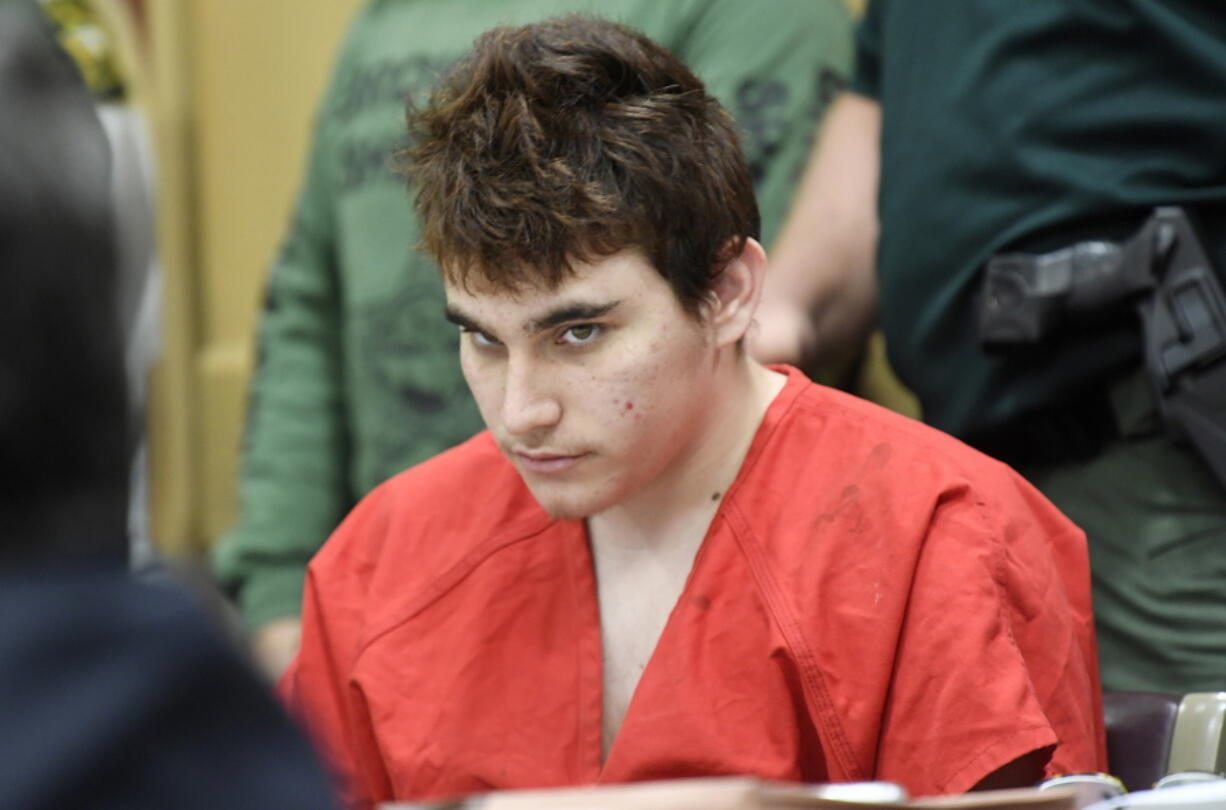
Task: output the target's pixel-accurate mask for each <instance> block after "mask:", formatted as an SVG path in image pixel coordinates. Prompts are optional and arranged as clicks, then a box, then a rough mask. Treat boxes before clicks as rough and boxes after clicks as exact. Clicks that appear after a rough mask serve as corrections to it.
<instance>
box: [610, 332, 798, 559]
mask: <svg viewBox="0 0 1226 810" xmlns="http://www.w3.org/2000/svg"><path fill="white" fill-rule="evenodd" d="M726 363H727V367H726V368H723V369H720V370H719V371H718V372H717V377H716V378H715V379H714V380H713V381H712V389H713V391H712V396H711V397H710V398H709V401H710V402H711V403H712V407H711V409H710V410H709V411H708V412H707V414H706V421H705V424H704V425H703V429H702V430H699V431H698V432H697V433H696V436H695V440H694V441H693V446H692V447H691V448H690V453H689V454H688V456H686V457H685V458H684V459H683V460H682V461H681V462H680V463H679V464H677V465H676V466H675V468H673V469H671V470H668V471H667V472H666V473H665V474H663V475H662V476H661V477H660V478H658V479H657V480H656V481H654V482H653V483H652V485H651V487H649V488H648V489H646V490H643V491H640V492H638V493H635V494H634V495H633V496H631V497H630V498H628V499H627V500H625V501H623V502H622V503H620V504H617V505H616V506H614V507H612V508H610V509H607V510H605V511H604V512H602V513H600V514H598V515H593V516H592V517H590V518H588V521H587V523H588V533H589V536H590V537H591V540H592V542H593V544H608V543H612V544H616V545H619V546H632V547H639V548H642V549H643V550H647V549H651V548H653V547H655V548H656V550H663V549H662V548H659V547H660V546H661V545H662V544H663V545H668V544H670V543H671V542H672V541H671V540H670V538H679V537H687V536H690V535H692V534H693V533H694V531H695V530H696V529H697V530H698V532H699V535H700V537H699V539H701V535H702V534H705V533H706V528H707V524H708V523H709V522H710V519H711V517H712V516H713V515H714V513H715V510H716V508H718V506H719V503H720V501H721V500H722V499H723V496H724V493H726V492H727V491H728V488H729V487H730V486H731V485H732V482H733V481H734V480H735V479H736V476H737V474H738V473H739V472H740V469H741V465H742V463H743V462H744V461H745V456H746V455H747V454H748V452H749V447H750V445H751V444H752V443H753V439H754V436H755V435H756V434H757V431H758V426H759V425H760V424H761V423H762V417H763V416H764V415H765V414H766V410H767V408H768V407H769V406H770V403H771V401H772V400H774V398H775V396H776V395H777V394H778V393H779V391H780V390H781V389H782V388H783V386H784V383H785V382H786V378H785V377H784V376H783V375H781V374H779V373H777V372H774V371H771V370H769V369H766V368H764V367H762V366H760V365H758V364H757V363H755V362H753V361H751V360H749V359H748V358H747V357H745V356H744V355H743V354H741V353H738V354H737V355H736V356H734V357H730V358H728V359H727V361H726ZM698 524H700V525H698Z"/></svg>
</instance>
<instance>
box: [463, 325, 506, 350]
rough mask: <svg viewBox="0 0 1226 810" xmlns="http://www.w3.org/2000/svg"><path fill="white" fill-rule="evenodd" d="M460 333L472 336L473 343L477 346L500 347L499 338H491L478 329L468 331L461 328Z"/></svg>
mask: <svg viewBox="0 0 1226 810" xmlns="http://www.w3.org/2000/svg"><path fill="white" fill-rule="evenodd" d="M460 331H461V332H463V333H464V334H466V335H471V336H472V341H473V343H474V344H475V345H477V346H483V347H489V346H497V345H499V343H498V339H497V338H493V337H490V336H489V335H487V334H485V333H484V332H479V331H477V330H476V329H466V328H463V327H461V329H460Z"/></svg>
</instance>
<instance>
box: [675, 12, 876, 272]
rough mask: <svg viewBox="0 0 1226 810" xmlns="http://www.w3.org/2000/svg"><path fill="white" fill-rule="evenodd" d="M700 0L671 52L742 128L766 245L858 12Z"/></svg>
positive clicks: (835, 82)
mask: <svg viewBox="0 0 1226 810" xmlns="http://www.w3.org/2000/svg"><path fill="white" fill-rule="evenodd" d="M661 5H664V4H661ZM701 8H702V11H701V13H700V14H699V15H698V16H697V17H696V19H695V20H694V25H693V28H692V29H691V31H690V32H689V34H688V36H686V37H685V39H684V40H683V43H682V45H681V46H680V47H677V48H675V49H674V51H675V52H676V53H677V55H678V56H680V57H681V58H682V59H683V60H684V61H685V62H686V64H688V65H689V66H690V68H691V69H692V70H693V71H694V72H695V73H696V74H697V75H698V76H699V77H701V78H702V80H703V82H705V83H706V85H707V90H708V91H709V92H711V93H712V94H713V95H715V96H716V97H717V98H719V100H720V101H721V102H722V103H723V105H724V106H725V108H727V109H728V111H729V112H730V113H732V115H733V117H734V118H736V120H737V123H738V124H739V126H740V128H741V132H742V137H743V147H744V150H745V157H746V159H747V160H748V162H749V168H750V171H751V172H752V173H753V178H754V188H755V190H756V191H757V195H758V206H759V208H760V210H761V213H762V243H763V244H764V245H766V246H767V248H769V247H770V245H771V243H772V242H773V241H774V238H775V235H776V234H777V233H778V231H779V228H780V226H781V225H782V224H783V219H784V217H785V216H786V214H787V210H788V207H789V206H790V204H791V201H792V194H793V192H794V191H795V188H796V184H797V182H798V181H799V179H800V176H801V174H802V173H803V171H804V167H805V163H806V161H807V159H808V156H809V149H810V146H811V145H812V143H813V137H814V132H815V129H816V126H817V124H818V122H819V121H820V120H821V116H822V114H823V113H824V112H825V109H826V106H827V105H828V104H829V103H830V101H831V100H832V99H833V97H834V95H835V94H836V93H837V92H838V91H839V90H840V89H842V88H843V87H844V86H845V85H846V83H847V79H848V75H849V72H850V69H851V58H852V56H851V53H852V21H851V15H850V13H849V12H848V10H847V6H846V4H845V3H844V2H843V0H772V1H771V2H770V3H765V4H758V3H746V2H744V0H713V2H710V3H707V4H704V5H703V6H701Z"/></svg>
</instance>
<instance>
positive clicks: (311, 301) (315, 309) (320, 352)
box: [213, 18, 361, 627]
mask: <svg viewBox="0 0 1226 810" xmlns="http://www.w3.org/2000/svg"><path fill="white" fill-rule="evenodd" d="M360 24H361V18H359V19H358V20H357V21H355V24H354V26H353V28H352V29H351V30H350V34H349V37H348V39H347V42H352V41H354V40H355V39H356V37H355V31H356V29H357V28H358V27H359V26H360ZM348 50H349V49H348V46H346V47H345V48H344V49H343V50H342V56H341V59H340V61H339V62H338V64H337V68H336V70H335V72H334V76H333V80H332V85H331V88H332V89H330V90H329V91H328V93H327V94H326V95H325V98H324V101H323V104H322V106H321V108H320V111H319V114H318V117H317V123H316V127H315V132H314V133H313V138H312V144H311V149H310V153H309V156H308V159H307V166H306V175H305V181H304V184H303V186H302V188H301V189H300V192H299V196H298V200H297V203H296V207H295V211H294V216H293V221H292V223H291V226H290V229H289V232H288V234H287V235H286V238H285V241H284V242H283V244H282V248H281V253H280V255H279V256H278V258H277V259H276V261H275V262H274V264H273V267H272V270H271V273H270V275H269V278H268V283H267V291H266V296H267V297H266V300H265V307H264V311H263V314H262V315H261V318H260V324H259V332H258V336H257V345H258V355H257V361H256V368H255V372H254V374H253V376H252V381H251V388H250V393H249V401H248V413H247V423H246V429H245V435H244V441H243V448H242V459H241V465H240V470H239V484H238V489H239V493H238V494H239V516H238V521H237V523H236V525H235V526H234V527H233V528H232V529H231V530H230V531H229V533H227V534H226V535H225V536H224V537H222V538H221V539H220V540H219V541H218V543H217V544H216V545H215V546H214V549H213V567H214V571H215V573H216V574H217V577H218V580H219V582H220V583H221V585H222V587H223V588H224V589H225V590H226V591H227V592H228V593H229V594H230V595H231V596H233V597H234V598H235V599H236V601H237V602H238V606H239V609H240V611H241V612H242V615H243V617H244V619H245V621H246V623H247V624H248V626H249V627H257V626H259V625H261V624H263V623H265V622H267V621H270V620H272V619H276V618H281V617H285V616H296V615H298V613H299V611H300V609H301V601H302V585H303V576H304V571H305V568H306V564H307V562H308V561H309V560H310V558H311V557H312V556H313V555H314V553H315V552H316V551H317V550H318V549H319V547H320V545H322V543H323V541H324V540H325V539H326V538H327V537H328V535H329V534H330V533H331V531H332V530H333V528H335V526H336V525H337V523H339V522H340V520H341V518H342V517H343V516H344V514H345V512H346V510H348V508H349V507H350V506H352V503H351V500H352V499H351V498H350V497H349V495H348V490H349V484H348V480H347V478H346V470H347V469H348V463H347V461H348V446H349V441H350V440H349V435H348V429H347V420H346V397H345V393H344V385H343V379H342V377H343V375H342V363H341V326H340V301H341V296H340V291H339V289H338V285H339V281H338V271H337V265H336V262H337V257H336V245H335V241H334V232H333V229H334V225H335V222H334V217H333V211H332V200H333V199H334V195H333V193H332V188H331V185H332V177H331V174H330V172H329V168H330V166H331V165H332V161H330V159H329V156H330V153H331V150H330V146H329V134H328V130H327V123H326V122H327V118H328V117H327V114H326V113H327V110H328V107H329V104H330V103H331V99H332V96H333V93H334V89H335V88H337V87H339V86H340V85H341V80H342V77H343V76H344V73H345V65H346V64H347V61H348V60H347V57H346V55H345V54H346V53H347V52H348Z"/></svg>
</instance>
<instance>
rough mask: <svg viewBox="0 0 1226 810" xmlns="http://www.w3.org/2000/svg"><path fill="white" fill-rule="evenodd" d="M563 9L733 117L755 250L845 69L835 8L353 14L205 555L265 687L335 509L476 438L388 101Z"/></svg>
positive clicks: (593, 0) (537, 2) (770, 229)
mask: <svg viewBox="0 0 1226 810" xmlns="http://www.w3.org/2000/svg"><path fill="white" fill-rule="evenodd" d="M568 11H587V12H593V13H597V14H599V15H601V16H604V17H608V18H611V19H614V20H616V21H619V22H624V23H627V24H629V25H632V26H633V27H635V28H638V29H640V30H642V31H643V32H644V33H646V34H647V35H648V36H650V37H652V38H653V39H655V40H656V41H658V42H660V43H662V44H663V45H665V46H666V47H668V48H670V49H671V50H673V51H674V52H675V53H676V55H677V56H679V57H680V58H681V59H682V60H683V61H685V62H686V63H688V64H689V65H690V66H691V67H692V68H693V69H694V71H695V72H696V73H697V74H698V75H699V77H700V78H702V79H703V80H704V82H705V83H706V85H707V87H708V89H709V90H710V91H711V92H712V93H713V94H714V95H715V96H717V97H718V98H719V99H720V100H721V101H722V102H723V103H724V105H725V106H726V107H727V109H728V110H729V111H731V112H732V113H733V115H734V116H735V118H736V120H737V122H738V124H739V126H740V127H741V129H742V131H743V135H744V148H745V151H746V158H747V159H748V162H749V165H750V168H751V171H752V173H753V179H754V182H755V190H756V192H757V195H758V199H759V201H760V207H761V211H762V219H763V235H764V240H765V241H767V243H768V244H769V240H770V239H771V238H772V237H773V235H774V234H775V232H776V231H777V230H778V225H779V224H780V222H781V221H782V218H783V215H784V212H785V211H786V209H787V207H788V204H789V202H790V199H791V194H792V191H793V189H794V184H795V182H796V180H797V179H798V177H799V175H800V173H801V171H802V170H803V167H804V162H805V159H806V157H807V154H808V149H809V146H810V144H811V142H812V137H813V131H814V126H815V122H817V121H818V119H819V117H820V116H821V114H822V111H823V109H824V107H825V106H826V104H827V103H828V101H829V100H830V99H831V98H832V97H833V95H834V94H835V93H836V92H837V90H838V89H839V88H840V87H841V86H842V85H843V84H844V83H845V80H846V76H847V74H848V73H849V70H850V62H851V50H852V41H851V19H850V14H849V13H848V11H847V8H846V6H845V5H844V3H843V2H842V0H772V2H771V3H770V4H768V5H766V6H757V5H754V4H749V3H744V2H740V0H669V2H655V0H514V1H513V2H509V1H508V0H472V2H464V3H458V2H423V1H420V0H419V1H418V2H410V1H409V0H373V1H372V2H368V3H366V4H365V5H364V6H363V7H362V8H361V10H360V11H359V13H358V14H357V16H356V18H355V19H354V21H353V23H352V25H351V27H350V30H349V32H348V34H347V36H346V39H345V41H344V44H343V46H342V50H341V54H340V57H339V60H338V62H337V65H336V68H335V70H334V74H333V76H332V79H331V82H330V85H329V87H328V89H327V91H326V95H325V97H324V99H323V101H322V104H321V106H320V109H319V113H318V118H317V123H316V129H315V134H314V139H313V144H312V147H311V150H310V154H309V157H308V160H307V166H306V170H305V178H304V182H303V186H302V190H301V193H300V196H299V199H298V202H297V206H296V212H295V215H294V219H293V223H292V225H291V227H290V229H289V233H288V235H287V236H286V238H285V240H284V244H283V247H282V249H281V254H280V256H279V258H278V259H277V260H276V262H275V263H274V265H273V268H272V271H271V275H270V277H269V281H268V287H267V299H266V302H265V309H264V313H263V315H262V317H261V321H260V326H259V337H258V346H259V349H258V351H259V355H258V364H257V369H256V372H255V374H254V378H253V381H252V385H251V394H250V403H249V412H248V417H247V426H246V433H245V439H244V447H243V452H242V463H241V471H240V482H239V518H238V521H237V524H236V525H235V526H234V528H233V529H232V530H231V531H230V532H229V533H228V534H227V535H226V536H225V537H223V538H221V539H220V541H219V542H218V543H217V544H216V546H215V548H214V552H213V563H214V570H215V571H216V573H217V576H218V579H219V581H220V583H221V584H222V586H223V587H224V588H225V589H226V590H227V591H228V592H229V593H230V594H231V595H232V596H233V597H234V598H235V599H236V600H237V603H238V605H239V608H240V610H241V612H242V614H243V617H244V619H245V621H246V623H247V625H248V626H249V628H251V629H252V630H253V631H254V641H255V647H256V651H257V655H258V656H259V657H260V658H261V660H262V661H263V662H264V663H265V665H266V667H267V669H268V670H269V671H270V672H271V673H273V674H276V673H279V672H280V671H281V669H283V668H284V666H285V665H286V664H288V662H289V660H290V658H291V657H292V655H293V653H294V651H295V650H296V648H297V634H298V619H297V616H298V613H299V610H300V602H301V594H302V583H303V573H304V569H305V566H306V563H307V561H308V560H309V559H310V558H311V556H312V555H313V554H314V553H315V551H316V550H317V549H318V548H319V546H320V545H321V544H322V543H323V541H324V539H325V538H326V537H327V536H328V534H329V533H330V532H331V531H332V530H333V529H334V528H335V527H336V525H337V524H338V523H339V522H340V520H341V518H342V517H343V516H344V515H345V514H346V512H347V511H348V510H349V508H350V507H351V506H352V505H353V504H354V503H355V502H356V501H357V499H358V498H360V497H361V496H362V495H364V494H365V493H366V492H368V491H369V490H370V489H372V488H373V487H374V486H375V485H376V484H378V483H380V482H381V481H383V480H384V479H386V478H388V477H389V476H391V475H393V474H394V473H397V472H399V471H400V470H402V469H404V468H406V467H408V466H410V465H412V464H414V463H416V462H418V461H421V460H424V459H426V458H429V457H431V456H433V455H435V454H437V453H438V452H440V451H441V450H443V449H446V448H447V447H450V446H452V445H454V444H456V443H458V442H460V441H462V440H464V439H466V438H468V437H469V436H470V435H472V434H473V433H475V432H476V431H477V430H479V429H480V427H481V420H480V417H479V415H478V413H477V410H476V407H475V406H474V405H473V402H472V399H471V396H470V394H469V393H468V391H467V389H466V387H465V384H464V381H463V378H462V377H461V375H460V370H459V366H458V363H457V362H456V359H455V358H456V341H457V338H456V333H455V330H454V329H453V328H451V327H449V326H448V325H447V324H446V323H445V321H444V320H443V295H442V288H441V285H440V283H439V281H438V274H437V271H436V269H435V268H434V266H433V264H432V260H431V259H429V258H428V257H427V256H426V255H425V254H423V253H421V252H419V251H416V250H415V249H414V246H415V245H416V243H417V241H418V238H419V227H418V224H417V221H416V219H415V218H414V216H413V214H412V213H411V210H410V204H409V199H408V196H407V194H406V192H405V189H404V187H403V183H402V182H401V181H400V180H399V179H398V178H397V176H396V174H395V173H394V171H393V155H394V153H395V152H396V150H397V149H398V148H400V147H402V146H403V144H402V143H401V138H402V137H403V136H402V133H403V119H404V99H405V97H406V96H409V97H412V98H418V99H421V98H424V96H425V94H426V92H427V91H428V90H429V89H430V87H431V86H432V84H433V82H434V81H435V79H436V77H438V76H439V75H440V74H441V73H443V72H444V70H445V69H446V68H447V67H448V66H449V65H450V64H452V63H453V62H454V61H455V60H457V59H459V58H460V56H462V55H463V54H464V53H465V52H466V51H467V49H468V47H469V45H470V44H471V42H472V40H473V39H474V38H475V37H476V36H477V35H478V34H479V33H481V32H482V31H484V30H485V29H488V28H491V27H493V26H495V25H498V24H515V23H522V22H528V21H531V20H534V19H541V18H544V17H548V16H551V15H554V14H557V13H561V12H568Z"/></svg>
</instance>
